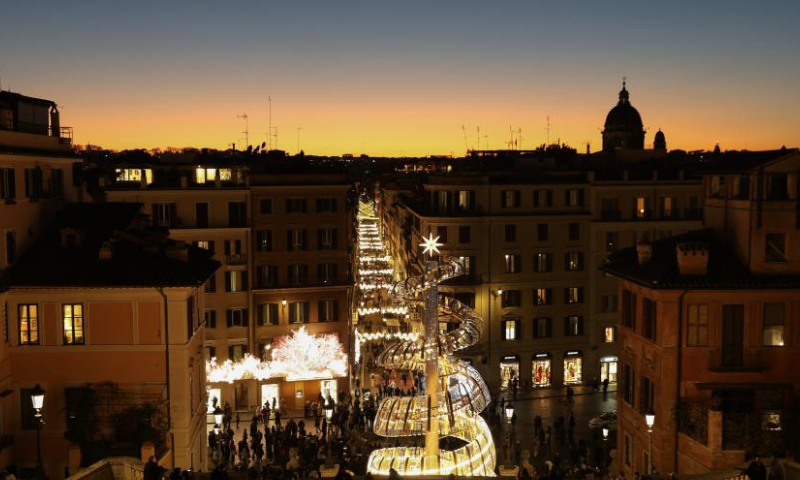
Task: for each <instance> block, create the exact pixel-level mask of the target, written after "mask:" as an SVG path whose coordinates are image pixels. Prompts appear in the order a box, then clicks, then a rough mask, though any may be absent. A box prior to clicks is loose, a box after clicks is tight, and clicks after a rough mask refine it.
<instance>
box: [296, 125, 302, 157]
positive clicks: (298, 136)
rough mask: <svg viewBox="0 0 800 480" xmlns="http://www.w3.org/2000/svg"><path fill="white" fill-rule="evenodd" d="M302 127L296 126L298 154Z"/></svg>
mask: <svg viewBox="0 0 800 480" xmlns="http://www.w3.org/2000/svg"><path fill="white" fill-rule="evenodd" d="M302 129H303V127H297V153H298V154H299V153H300V130H302Z"/></svg>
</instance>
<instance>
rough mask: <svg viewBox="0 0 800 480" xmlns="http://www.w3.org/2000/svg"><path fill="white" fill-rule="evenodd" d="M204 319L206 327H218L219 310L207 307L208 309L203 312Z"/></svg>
mask: <svg viewBox="0 0 800 480" xmlns="http://www.w3.org/2000/svg"><path fill="white" fill-rule="evenodd" d="M203 320H204V321H205V324H206V328H217V311H216V310H212V309H210V308H206V311H205V312H203Z"/></svg>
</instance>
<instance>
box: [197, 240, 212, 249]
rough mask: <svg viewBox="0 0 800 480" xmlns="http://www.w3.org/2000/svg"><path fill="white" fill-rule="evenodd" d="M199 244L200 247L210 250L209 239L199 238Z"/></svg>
mask: <svg viewBox="0 0 800 480" xmlns="http://www.w3.org/2000/svg"><path fill="white" fill-rule="evenodd" d="M197 246H198V247H200V248H204V249H206V250H210V249H209V246H210V245H209V244H208V240H198V241H197Z"/></svg>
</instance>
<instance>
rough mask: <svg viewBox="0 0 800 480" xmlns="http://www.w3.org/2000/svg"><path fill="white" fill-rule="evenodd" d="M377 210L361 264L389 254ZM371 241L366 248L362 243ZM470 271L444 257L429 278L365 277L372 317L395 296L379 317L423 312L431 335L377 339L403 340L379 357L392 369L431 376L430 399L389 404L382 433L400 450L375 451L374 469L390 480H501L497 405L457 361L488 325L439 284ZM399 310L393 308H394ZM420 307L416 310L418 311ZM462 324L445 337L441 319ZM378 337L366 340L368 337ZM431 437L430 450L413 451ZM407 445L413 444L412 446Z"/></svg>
mask: <svg viewBox="0 0 800 480" xmlns="http://www.w3.org/2000/svg"><path fill="white" fill-rule="evenodd" d="M371 207H372V206H371V204H369V203H366V202H362V204H361V208H360V212H359V213H360V215H359V236H360V238H359V250H360V251H359V259H360V260H363V259H366V260H363V261H362V262H361V263H362V265H363V264H364V263H375V261H376V258H378V257H379V256H381V255H383V246H382V243H381V241H380V234H379V227H378V221H377V218H376V217H375V215H374V213H372V212H371V211H370V210H371ZM362 239H363V241H362ZM437 240H438V239H436V238H430V239H427V240H426V243H425V245H423V246H424V247H425V248H426V253H431V254H433V253H437V247H438V245H437ZM463 268H464V266H463V264H462V263H461V261H460V260H459V259H457V258H454V257H444V258H443V259H442V260H441V264H436V263H435V262H428V263H427V264H426V273H425V274H424V275H421V276H414V277H410V278H408V279H406V280H404V281H401V282H399V283H394V284H390V283H389V282H388V281H387V280H388V279H387V278H386V277H381V278H375V277H374V276H370V277H368V278H362V280H361V281H360V283H359V286H360V289H361V291H362V295H363V297H364V298H366V299H367V301H364V305H362V306H361V308H362V309H363V313H364V314H369V313H374V312H372V310H371V309H370V306H369V305H366V304H367V303H369V302H370V301H372V302H375V301H376V298H375V295H374V293H373V292H374V290H376V289H380V290H386V291H389V292H390V297H389V298H388V299H384V298H380V297H379V298H378V299H377V300H378V301H379V303H380V306H379V307H378V309H379V311H382V310H383V309H384V308H385V309H387V310H388V309H390V308H400V307H399V306H402V307H404V308H406V309H408V310H397V311H398V312H399V311H409V310H412V311H413V310H414V309H415V308H416V307H421V308H422V309H423V319H424V321H423V323H424V335H420V334H419V333H416V332H414V333H405V334H404V333H395V334H391V333H373V334H372V335H377V336H379V337H380V338H383V339H386V338H397V339H398V340H397V341H395V342H394V343H391V344H390V345H389V346H388V347H387V348H386V349H385V350H384V351H383V352H382V353H380V354H379V355H378V357H377V358H376V363H377V364H378V365H379V366H381V367H384V368H387V369H398V370H410V371H419V372H423V373H425V375H426V387H425V391H424V392H423V394H422V395H417V396H414V397H407V396H406V397H388V398H385V399H383V400H382V401H381V403H380V405H379V408H378V413H377V417H376V419H375V425H374V430H375V433H377V434H378V435H380V436H383V437H390V438H395V439H398V440H399V442H398V445H397V446H394V447H389V448H382V449H378V450H375V451H374V452H372V454H371V455H370V457H369V461H368V466H367V468H368V470H369V471H370V472H372V473H373V474H378V475H387V474H388V473H389V471H390V469H394V470H396V471H397V472H398V473H399V474H401V475H413V476H419V475H448V474H450V473H453V474H455V475H460V476H493V475H494V467H495V460H496V459H495V446H494V442H493V441H492V436H491V432H490V430H489V427H488V425H487V424H486V422H485V421H484V420H483V419H482V418H481V417H480V416H479V415H478V414H479V413H480V412H481V411H482V410H483V409H484V408H486V406H487V404H488V402H489V391H488V388H487V387H486V384H485V383H484V382H483V379H482V378H481V377H480V375H479V374H478V372H477V371H476V370H475V369H474V368H472V367H471V366H470V365H468V364H467V363H465V362H463V361H461V360H458V359H456V358H454V357H453V356H452V354H453V352H454V351H456V350H460V349H463V348H466V347H468V346H470V345H474V344H475V343H477V342H478V340H479V339H480V335H481V331H482V328H483V319H482V318H481V317H480V316H478V315H477V314H475V312H474V311H473V310H472V309H470V308H469V307H468V306H467V305H465V304H463V303H461V302H459V301H458V300H455V299H452V298H445V297H442V298H439V297H438V284H439V283H440V282H442V281H444V280H447V279H449V278H453V277H456V276H458V275H461V274H462V273H463ZM387 304H393V305H387ZM410 307H414V308H410ZM442 316H444V317H447V318H448V320H449V321H458V322H460V326H459V328H457V329H455V330H452V331H450V332H446V333H439V328H438V324H439V321H440V319H441V317H442ZM367 335H370V334H361V335H360V337H361V338H367ZM419 437H425V446H424V447H420V446H415V445H413V442H414V440H416V439H417V438H419ZM446 437H450V438H457V439H459V440H461V441H462V442H463V445H462V446H461V447H459V448H456V449H453V450H440V449H439V440H440V439H441V438H446ZM404 443H405V445H404Z"/></svg>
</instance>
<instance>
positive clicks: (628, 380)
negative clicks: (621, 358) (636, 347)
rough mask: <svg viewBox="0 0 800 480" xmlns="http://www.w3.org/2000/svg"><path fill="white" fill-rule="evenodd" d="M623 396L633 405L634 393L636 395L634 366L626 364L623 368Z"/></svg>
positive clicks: (626, 401)
mask: <svg viewBox="0 0 800 480" xmlns="http://www.w3.org/2000/svg"><path fill="white" fill-rule="evenodd" d="M622 372H623V373H622V383H623V385H622V387H623V390H622V398H623V400H625V403H627V404H628V405H630V406H631V407H632V406H633V395H634V387H635V386H636V385H635V384H634V382H635V381H636V380H635V378H634V373H633V368H632V367H631V366H630V365H627V364H625V366H624V367H623V370H622Z"/></svg>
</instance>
